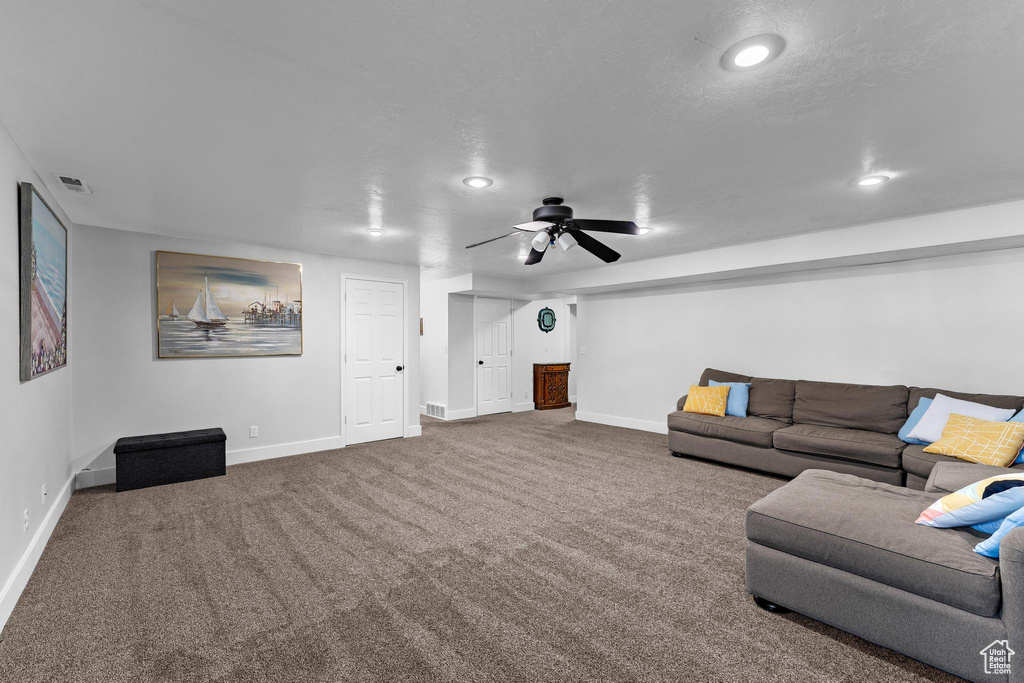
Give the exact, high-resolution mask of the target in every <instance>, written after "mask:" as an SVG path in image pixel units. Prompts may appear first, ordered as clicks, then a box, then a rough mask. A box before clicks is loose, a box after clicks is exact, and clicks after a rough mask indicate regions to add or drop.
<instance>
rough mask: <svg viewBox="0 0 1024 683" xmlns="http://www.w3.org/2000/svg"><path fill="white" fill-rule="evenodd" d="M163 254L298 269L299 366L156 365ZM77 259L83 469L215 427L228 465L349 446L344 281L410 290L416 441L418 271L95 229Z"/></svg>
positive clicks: (288, 361) (276, 362)
mask: <svg viewBox="0 0 1024 683" xmlns="http://www.w3.org/2000/svg"><path fill="white" fill-rule="evenodd" d="M157 250H170V251H183V252H193V253H201V254H213V255H217V256H238V257H246V258H258V259H268V260H275V261H290V262H297V263H301V264H302V280H303V281H302V290H303V291H302V298H303V326H304V329H303V354H302V356H297V357H267V358H209V359H162V360H161V359H158V358H157V357H156V328H155V322H154V321H155V320H156V310H155V306H156V303H155V299H156V294H155V284H154V281H155V252H156V251H157ZM72 260H73V262H74V264H75V271H74V277H73V278H72V288H73V289H74V291H75V298H74V300H73V304H72V305H73V307H74V312H75V316H74V324H73V325H72V333H73V337H74V340H75V344H76V346H77V348H76V352H75V353H76V356H75V358H76V362H77V363H78V367H77V368H76V374H75V384H74V391H73V395H74V409H75V415H74V441H73V444H74V445H73V452H74V458H75V464H76V465H79V466H90V467H92V468H102V467H110V466H112V465H113V455H112V453H111V448H112V446H113V444H114V442H115V441H116V440H117V439H118V438H119V437H122V436H128V435H133V434H147V433H155V432H167V431H175V430H179V429H196V428H202V427H213V426H219V427H223V428H224V431H225V432H226V433H227V437H228V442H227V449H228V463H229V464H230V463H232V462H241V461H244V460H251V459H260V458H263V457H276V456H281V455H291V454H295V453H303V452H309V451H315V450H322V449H326V448H337V447H339V446H341V445H342V439H341V434H342V431H341V430H342V386H343V377H342V372H343V364H342V362H341V354H342V352H343V343H342V340H343V338H344V337H343V329H342V317H341V304H342V301H341V287H342V282H341V278H342V274H350V275H363V276H377V277H388V278H397V279H406V280H408V285H407V290H406V302H407V309H408V317H407V342H406V343H407V346H406V365H407V366H408V370H407V371H406V373H405V375H406V378H407V382H408V393H407V395H406V399H407V401H406V402H407V408H406V420H407V424H408V425H411V426H412V429H411V431H412V433H413V434H415V433H418V431H419V427H418V425H419V405H418V404H419V375H420V373H419V269H418V268H417V267H413V266H400V265H391V264H385V263H376V262H370V261H356V260H351V259H344V258H338V257H333V256H320V255H313V254H305V253H298V252H290V251H282V250H278V249H267V248H263V247H257V246H243V245H233V244H220V243H213V242H204V241H198V240H188V239H178V238H172V237H161V236H157V235H149V234H141V233H134V232H123V231H118V230H108V229H104V228H95V227H86V226H76V240H75V242H74V248H73V250H72ZM250 425H257V426H258V427H259V438H257V439H250V438H249V436H248V433H249V431H248V430H249V426H250ZM252 449H255V450H252Z"/></svg>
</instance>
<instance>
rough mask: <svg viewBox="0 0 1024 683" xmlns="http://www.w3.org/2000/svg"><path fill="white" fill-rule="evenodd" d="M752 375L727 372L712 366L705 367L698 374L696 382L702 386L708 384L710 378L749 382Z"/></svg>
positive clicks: (717, 380)
mask: <svg viewBox="0 0 1024 683" xmlns="http://www.w3.org/2000/svg"><path fill="white" fill-rule="evenodd" d="M751 379H753V378H752V377H747V376H746V375H737V374H736V373H735V372H727V371H725V370H715V369H714V368H706V369H705V370H704V372H702V373H701V375H700V381H699V382H697V384H699V385H701V386H702V387H706V386H708V384H709V383H710V381H711V380H715V381H716V382H749V381H750V380H751Z"/></svg>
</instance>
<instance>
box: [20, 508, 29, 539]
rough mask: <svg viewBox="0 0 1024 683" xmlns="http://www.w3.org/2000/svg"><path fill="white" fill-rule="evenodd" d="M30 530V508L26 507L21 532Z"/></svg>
mask: <svg viewBox="0 0 1024 683" xmlns="http://www.w3.org/2000/svg"><path fill="white" fill-rule="evenodd" d="M26 531H28V508H25V513H24V518H23V519H22V520H21V532H22V533H25V532H26Z"/></svg>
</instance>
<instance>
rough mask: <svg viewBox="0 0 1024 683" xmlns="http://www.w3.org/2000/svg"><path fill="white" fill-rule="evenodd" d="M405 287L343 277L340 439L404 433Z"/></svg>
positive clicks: (369, 438) (352, 440)
mask: <svg viewBox="0 0 1024 683" xmlns="http://www.w3.org/2000/svg"><path fill="white" fill-rule="evenodd" d="M404 294H405V289H404V286H403V285H402V284H400V283H395V282H378V281H375V280H355V279H347V278H346V280H345V442H346V443H349V444H354V443H363V442H365V441H377V440H380V439H393V438H396V437H400V436H403V434H404V428H403V425H404V423H405V389H404V387H405V382H404V374H403V373H404V370H405V368H404V365H405V339H404V325H403V321H404V320H405V296H404Z"/></svg>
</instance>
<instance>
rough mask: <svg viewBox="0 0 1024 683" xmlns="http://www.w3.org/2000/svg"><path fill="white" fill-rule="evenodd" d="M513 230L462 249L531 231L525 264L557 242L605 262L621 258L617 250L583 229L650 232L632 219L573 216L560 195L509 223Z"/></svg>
mask: <svg viewBox="0 0 1024 683" xmlns="http://www.w3.org/2000/svg"><path fill="white" fill-rule="evenodd" d="M512 227H513V230H514V232H509V233H506V234H504V235H499V236H498V237H492V238H491V239H489V240H484V241H483V242H477V243H476V244H470V245H469V246H467V247H466V249H472V248H473V247H479V246H480V245H482V244H487V243H489V242H494V241H496V240H500V239H504V238H506V237H511V236H512V235H521V234H523V233H524V232H535V233H537V234H536V235H534V237H533V239H532V240H531V241H530V246H531V247H532V248H531V249H530V253H529V254H527V256H526V265H528V266H532V265H533V264H535V263H540V260H541V259H542V258H544V253H545V252H546V251H547V249H548V247H549V246H551V245H552V244H555V243H557V244H558V246H559V248H560V249H561V250H562V252H563V253H564V252H568V251H569V250H571V249H573V248H575V247H576V246H577V245H578V246H580V247H583V249H584V250H585V251H589V252H590V253H591V254H593V255H594V256H596V257H598V258H599V259H601V260H602V261H604V262H605V263H612V262H614V261H618V260H619V258H620V257H621V254H619V252H617V251H615V250H614V249H612V248H611V247H609V246H607V245H605V244H604V243H602V242H599V241H598V240H596V239H594V238H593V237H591V236H590V235H588V234H587V233H586V232H584V230H588V231H593V232H610V233H615V234H618V235H643V234H646V233H648V232H650V228H641V227H639V226H637V224H636V223H634V222H633V221H606V220H593V219H589V218H575V217H573V212H572V208H571V207H568V206H565V205H564V204H563V203H562V198H561V197H548V198H546V199H545V200H544V206H541V207H538V208H536V209H534V210H533V220H532V221H529V222H527V223H520V224H518V225H514V226H512Z"/></svg>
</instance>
